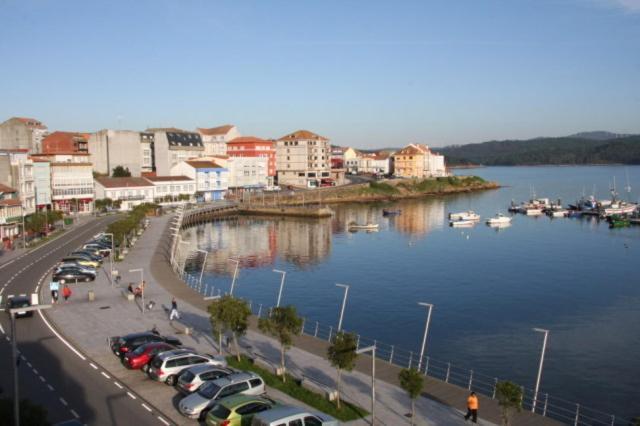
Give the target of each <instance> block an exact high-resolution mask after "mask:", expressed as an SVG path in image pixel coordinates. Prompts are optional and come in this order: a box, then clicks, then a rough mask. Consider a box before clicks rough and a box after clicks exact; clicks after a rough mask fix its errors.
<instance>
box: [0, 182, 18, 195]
mask: <svg viewBox="0 0 640 426" xmlns="http://www.w3.org/2000/svg"><path fill="white" fill-rule="evenodd" d="M0 192H4V193H6V192H18V190H17V189H13V188H11V187H10V186H7V185H5V184H2V183H0Z"/></svg>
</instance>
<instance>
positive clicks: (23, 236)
mask: <svg viewBox="0 0 640 426" xmlns="http://www.w3.org/2000/svg"><path fill="white" fill-rule="evenodd" d="M20 215H21V216H22V248H23V249H25V250H26V248H27V229H26V228H25V227H24V205H23V204H22V202H21V203H20Z"/></svg>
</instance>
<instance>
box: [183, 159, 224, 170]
mask: <svg viewBox="0 0 640 426" xmlns="http://www.w3.org/2000/svg"><path fill="white" fill-rule="evenodd" d="M185 163H187V164H188V165H190V166H191V167H194V168H196V169H221V168H222V167H221V166H219V165H217V164H216V163H214V162H213V161H206V160H187V161H185Z"/></svg>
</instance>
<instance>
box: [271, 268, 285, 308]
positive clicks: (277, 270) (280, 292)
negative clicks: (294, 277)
mask: <svg viewBox="0 0 640 426" xmlns="http://www.w3.org/2000/svg"><path fill="white" fill-rule="evenodd" d="M273 272H276V273H278V274H282V279H281V280H280V290H279V291H278V301H277V302H276V308H279V307H280V300H281V299H282V288H283V287H284V278H285V277H286V276H287V271H281V270H279V269H274V270H273Z"/></svg>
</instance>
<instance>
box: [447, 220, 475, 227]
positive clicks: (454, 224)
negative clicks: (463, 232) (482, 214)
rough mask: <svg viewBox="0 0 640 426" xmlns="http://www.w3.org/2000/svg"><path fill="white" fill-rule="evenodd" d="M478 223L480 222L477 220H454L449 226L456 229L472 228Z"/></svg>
mask: <svg viewBox="0 0 640 426" xmlns="http://www.w3.org/2000/svg"><path fill="white" fill-rule="evenodd" d="M476 223H478V221H476V220H462V219H460V220H452V221H449V226H452V227H454V228H470V227H472V226H474V225H475V224H476Z"/></svg>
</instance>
